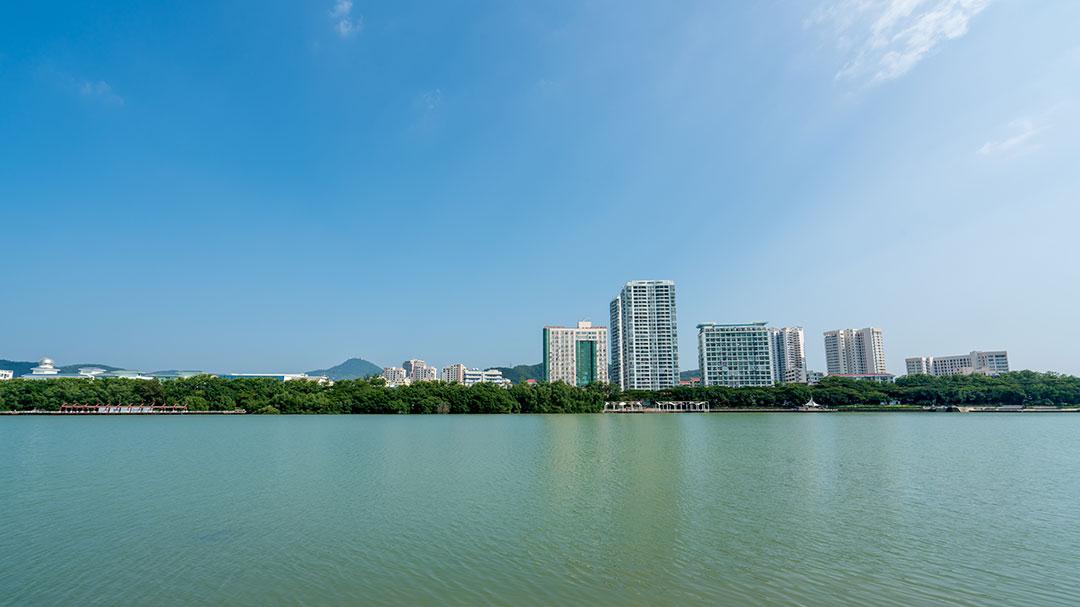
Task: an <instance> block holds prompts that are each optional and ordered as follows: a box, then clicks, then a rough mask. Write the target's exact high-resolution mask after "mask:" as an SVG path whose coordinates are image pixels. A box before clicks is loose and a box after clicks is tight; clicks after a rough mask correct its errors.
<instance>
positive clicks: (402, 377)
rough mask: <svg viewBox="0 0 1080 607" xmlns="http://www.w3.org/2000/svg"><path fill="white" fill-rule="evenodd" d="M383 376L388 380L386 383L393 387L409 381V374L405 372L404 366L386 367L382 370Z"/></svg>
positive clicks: (403, 384) (406, 383)
mask: <svg viewBox="0 0 1080 607" xmlns="http://www.w3.org/2000/svg"><path fill="white" fill-rule="evenodd" d="M382 378H383V379H384V380H386V385H387V386H390V387H391V388H393V387H394V386H405V385H408V383H409V376H408V374H406V373H405V369H404V368H403V367H386V368H384V369H383V370H382Z"/></svg>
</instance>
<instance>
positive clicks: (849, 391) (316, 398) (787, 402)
mask: <svg viewBox="0 0 1080 607" xmlns="http://www.w3.org/2000/svg"><path fill="white" fill-rule="evenodd" d="M811 397H813V399H814V400H815V401H816V402H818V403H819V404H822V405H826V406H830V407H856V406H885V405H892V406H926V405H937V406H955V405H959V406H966V405H970V406H982V405H986V406H994V405H1029V406H1032V405H1040V406H1075V405H1077V404H1080V378H1078V377H1074V376H1069V375H1060V374H1056V373H1035V372H1032V371H1019V372H1015V373H1008V374H1005V375H1000V376H997V377H986V376H981V375H971V376H954V377H930V376H926V375H917V376H907V377H901V378H900V379H898V380H897V381H896V383H892V384H881V383H874V382H865V381H853V380H849V379H843V378H835V377H827V378H825V379H824V380H823V381H822V382H821V383H819V384H817V385H815V386H806V385H802V384H780V385H776V386H772V387H768V388H724V387H715V386H714V387H707V388H706V387H689V386H680V387H677V388H671V389H668V390H660V391H656V392H643V391H625V392H623V391H620V390H619V389H618V388H616V387H613V386H610V385H607V384H594V385H590V386H586V387H583V388H578V387H574V386H568V385H566V384H563V383H553V384H547V383H538V384H533V385H530V384H518V385H515V386H513V387H511V388H510V389H505V388H500V387H497V386H495V385H492V384H476V385H474V386H470V387H466V386H462V385H458V384H448V383H444V382H421V383H416V384H412V385H409V386H400V387H396V388H388V387H386V385H385V384H384V383H383V380H382V379H379V378H373V379H357V380H342V381H337V382H335V383H334V384H333V385H330V386H327V385H319V384H317V383H315V382H307V381H289V382H281V381H277V380H274V379H266V378H240V379H222V378H219V377H214V376H210V375H200V376H196V377H191V378H186V379H176V380H169V381H157V380H153V381H147V380H138V379H113V378H104V379H94V380H87V379H52V380H20V379H13V380H9V381H3V382H0V411H11V410H16V411H27V410H32V409H37V410H46V411H55V410H58V409H59V408H60V405H62V404H113V405H137V404H170V405H173V404H175V405H186V406H187V407H188V409H189V410H192V411H229V410H233V409H243V410H245V411H247V412H248V413H598V412H600V411H601V410H602V409H603V406H604V402H605V401H619V400H623V401H626V400H661V401H664V400H692V401H708V402H709V405H710V406H711V407H713V408H746V409H760V408H776V409H794V408H796V407H799V406H801V405H803V404H805V403H806V402H807V401H809V400H810V399H811Z"/></svg>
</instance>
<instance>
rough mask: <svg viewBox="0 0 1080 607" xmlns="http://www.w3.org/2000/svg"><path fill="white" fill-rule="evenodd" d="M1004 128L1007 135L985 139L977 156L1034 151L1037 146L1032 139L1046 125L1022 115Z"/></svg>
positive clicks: (1044, 128)
mask: <svg viewBox="0 0 1080 607" xmlns="http://www.w3.org/2000/svg"><path fill="white" fill-rule="evenodd" d="M1006 130H1007V131H1008V135H1006V136H1005V137H1004V138H1001V139H996V140H991V141H987V142H986V143H984V144H983V145H982V147H980V148H979V149H978V150H976V151H975V153H976V154H978V155H979V156H996V155H1004V154H1011V155H1015V154H1022V153H1025V152H1031V151H1034V150H1036V149H1038V147H1039V144H1038V143H1037V142H1036V141H1034V139H1035V137H1036V136H1037V135H1038V134H1039V133H1041V132H1042V131H1044V130H1046V125H1045V124H1043V123H1041V122H1039V121H1038V120H1036V119H1033V118H1028V117H1024V118H1018V119H1016V120H1013V121H1012V122H1010V123H1009V124H1008V126H1007V128H1006Z"/></svg>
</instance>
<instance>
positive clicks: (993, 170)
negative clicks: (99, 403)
mask: <svg viewBox="0 0 1080 607" xmlns="http://www.w3.org/2000/svg"><path fill="white" fill-rule="evenodd" d="M1078 22H1080V3H1068V2H1047V3H1039V4H1032V3H1020V2H1015V1H1010V0H921V1H914V2H913V1H911V0H868V1H867V0H858V1H856V0H823V1H820V2H805V3H798V4H794V3H793V4H782V3H768V4H760V3H752V4H747V3H715V2H705V1H703V0H701V1H697V0H692V1H690V2H687V3H679V4H677V5H669V4H660V5H653V4H646V3H630V4H627V3H615V2H611V1H600V2H591V3H586V4H581V3H576V2H562V1H556V2H550V3H543V4H542V5H537V6H530V5H528V4H516V3H505V2H494V1H487V2H484V1H482V2H477V3H473V4H470V5H468V6H450V5H432V4H431V3H426V2H418V1H414V0H405V1H402V2H395V3H379V2H368V3H362V2H359V1H358V0H357V1H354V2H349V1H347V0H336V1H335V0H328V1H319V2H281V3H270V4H254V3H250V4H249V3H229V4H222V3H214V2H192V3H184V4H182V5H179V6H172V5H161V6H156V5H149V4H146V3H137V2H120V1H110V2H106V3H95V5H93V6H89V5H82V4H78V3H60V4H56V3H49V4H39V3H29V4H21V5H20V4H18V3H12V4H11V5H7V6H2V7H0V82H2V83H3V87H2V89H0V90H2V93H0V140H2V141H3V142H4V145H3V146H0V210H2V212H3V220H2V223H0V236H2V239H3V242H4V245H5V251H6V252H7V255H5V256H4V263H3V281H2V284H3V287H2V289H0V301H2V302H3V303H2V305H0V319H2V321H0V358H4V359H13V360H38V359H40V358H42V357H46V356H47V357H50V358H52V359H54V360H55V361H56V362H57V364H61V365H66V364H75V363H83V362H86V363H103V364H110V365H116V366H125V367H129V368H137V369H141V370H145V371H150V370H158V369H205V370H210V371H218V372H231V371H234V372H259V371H280V372H295V371H304V370H310V369H318V368H326V367H329V366H332V365H336V364H338V363H340V362H342V361H343V360H345V359H346V358H349V357H354V356H355V357H362V358H365V359H367V360H369V361H372V362H374V363H376V364H379V365H398V364H400V363H401V361H403V360H405V359H408V358H421V359H424V360H427V361H428V362H429V363H432V364H436V365H438V366H444V365H446V364H450V363H457V362H461V363H464V364H466V365H468V366H470V367H489V366H512V365H515V364H535V363H538V362H540V360H541V348H542V347H541V329H542V328H543V327H544V326H545V325H572V324H573V323H574V322H576V321H578V320H582V319H588V320H592V321H593V322H594V323H596V324H600V325H604V326H606V325H608V324H609V321H608V303H609V302H610V301H611V299H612V297H614V296H615V295H616V293H617V292H618V290H619V289H620V287H621V286H622V284H623V283H624V282H626V281H629V280H635V279H671V280H674V281H675V283H676V289H677V303H678V321H679V328H680V340H679V344H680V363H681V365H680V366H681V367H682V368H683V369H694V368H696V367H697V348H696V335H697V333H696V330H695V326H696V325H697V324H699V323H703V322H721V323H729V322H750V321H768V322H769V323H770V325H772V326H802V327H804V328H805V331H806V354H807V365H808V367H809V368H810V369H815V370H822V371H824V370H825V361H824V348H823V343H822V332H823V331H826V330H830V329H839V328H861V327H866V326H875V327H879V328H881V329H882V330H883V331H884V338H885V351H886V355H887V358H888V366H889V371H890V372H892V373H895V374H898V375H899V374H902V373H903V372H904V359H905V358H907V357H911V356H926V355H934V356H941V355H955V354H966V353H968V352H970V351H971V350H1001V349H1004V350H1008V352H1009V358H1010V364H1011V366H1012V368H1013V369H1033V370H1038V371H1046V370H1054V371H1060V372H1066V373H1071V374H1080V358H1078V357H1077V356H1076V355H1075V354H1074V353H1073V348H1072V347H1071V346H1072V344H1073V342H1075V341H1076V340H1077V339H1078V338H1080V324H1078V323H1077V322H1076V316H1077V313H1076V303H1075V302H1076V301H1077V299H1078V298H1080V263H1078V260H1080V253H1077V251H1076V245H1075V238H1074V236H1075V232H1076V225H1077V224H1078V222H1080V203H1078V202H1077V200H1076V198H1077V192H1078V191H1080V171H1077V168H1076V167H1078V166H1080V148H1078V146H1076V143H1075V142H1076V141H1077V136H1078V135H1080V113H1078V111H1077V109H1078V108H1077V100H1078V94H1080V80H1078V79H1077V78H1076V74H1077V73H1078V71H1080V41H1078V40H1077V39H1076V35H1075V31H1074V30H1075V24H1076V23H1078ZM1035 328H1039V329H1040V330H1039V331H1035V330H1034V329H1035Z"/></svg>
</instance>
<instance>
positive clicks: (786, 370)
mask: <svg viewBox="0 0 1080 607" xmlns="http://www.w3.org/2000/svg"><path fill="white" fill-rule="evenodd" d="M769 340H770V348H771V349H772V361H773V379H775V380H776V381H777V382H778V383H784V384H805V383H806V350H805V349H804V348H803V328H802V327H783V328H779V329H769Z"/></svg>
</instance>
